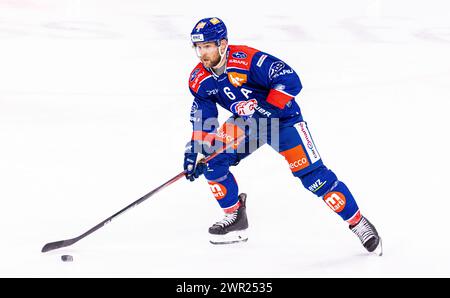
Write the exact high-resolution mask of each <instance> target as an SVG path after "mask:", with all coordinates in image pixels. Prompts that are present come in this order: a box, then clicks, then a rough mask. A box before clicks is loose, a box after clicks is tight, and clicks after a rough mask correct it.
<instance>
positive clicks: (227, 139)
mask: <svg viewBox="0 0 450 298" xmlns="http://www.w3.org/2000/svg"><path fill="white" fill-rule="evenodd" d="M242 135H244V131H243V130H242V129H241V128H240V127H239V126H237V125H236V124H233V123H228V122H225V123H224V124H223V125H222V126H221V127H220V128H219V129H218V130H217V132H216V136H215V138H216V140H217V141H219V142H222V143H224V144H230V143H231V142H235V141H236V140H238V139H239V138H240V137H241V136H242Z"/></svg>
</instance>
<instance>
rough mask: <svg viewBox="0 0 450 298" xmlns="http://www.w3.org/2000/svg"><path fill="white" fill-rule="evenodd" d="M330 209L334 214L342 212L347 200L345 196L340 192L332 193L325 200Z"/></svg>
mask: <svg viewBox="0 0 450 298" xmlns="http://www.w3.org/2000/svg"><path fill="white" fill-rule="evenodd" d="M323 200H324V201H325V203H327V205H328V207H330V208H331V210H333V211H334V212H341V211H342V210H344V208H345V204H346V200H345V196H344V194H342V193H341V192H338V191H332V192H329V193H327V194H326V195H325V197H324V198H323Z"/></svg>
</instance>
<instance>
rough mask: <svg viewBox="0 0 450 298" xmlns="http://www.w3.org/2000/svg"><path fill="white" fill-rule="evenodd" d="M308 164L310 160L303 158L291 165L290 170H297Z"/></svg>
mask: <svg viewBox="0 0 450 298" xmlns="http://www.w3.org/2000/svg"><path fill="white" fill-rule="evenodd" d="M306 164H308V160H307V159H306V157H302V158H300V159H298V160H296V161H294V162H291V163H289V168H290V169H291V170H292V169H297V168H301V167H302V166H304V165H306Z"/></svg>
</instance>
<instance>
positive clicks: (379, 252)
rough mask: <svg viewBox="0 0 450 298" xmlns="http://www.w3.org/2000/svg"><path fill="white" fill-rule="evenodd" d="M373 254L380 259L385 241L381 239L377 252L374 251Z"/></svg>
mask: <svg viewBox="0 0 450 298" xmlns="http://www.w3.org/2000/svg"><path fill="white" fill-rule="evenodd" d="M372 254H374V255H377V256H379V257H381V256H382V255H383V241H382V240H381V237H380V243H378V246H377V248H375V250H374V251H372Z"/></svg>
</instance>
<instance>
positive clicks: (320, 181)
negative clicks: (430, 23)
mask: <svg viewBox="0 0 450 298" xmlns="http://www.w3.org/2000/svg"><path fill="white" fill-rule="evenodd" d="M300 180H301V181H302V184H303V186H304V187H305V188H306V189H308V190H309V191H311V192H312V193H313V194H315V195H316V196H318V197H322V196H323V195H325V194H326V193H327V192H328V191H329V190H330V189H331V188H332V187H333V185H334V184H335V183H336V182H337V177H336V175H335V174H334V173H333V171H331V170H330V169H328V168H327V167H326V166H324V165H322V166H320V167H318V168H317V169H315V170H313V171H311V172H309V173H308V174H306V175H303V176H302V177H300Z"/></svg>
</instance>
